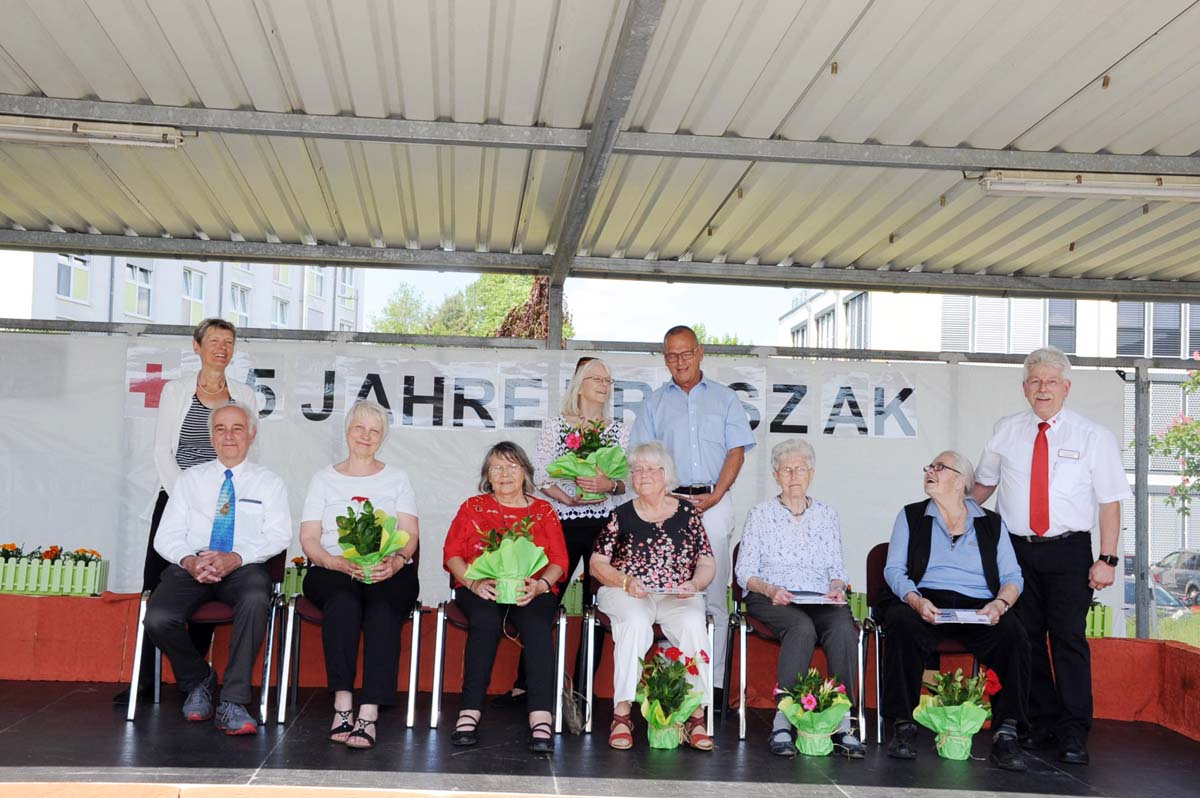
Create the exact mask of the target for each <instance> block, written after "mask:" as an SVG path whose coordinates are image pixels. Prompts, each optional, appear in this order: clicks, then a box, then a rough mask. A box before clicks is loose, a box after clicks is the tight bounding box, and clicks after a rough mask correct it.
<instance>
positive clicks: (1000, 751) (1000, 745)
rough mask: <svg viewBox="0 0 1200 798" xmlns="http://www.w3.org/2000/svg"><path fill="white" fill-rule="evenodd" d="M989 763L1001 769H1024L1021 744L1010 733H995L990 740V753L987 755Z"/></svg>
mask: <svg viewBox="0 0 1200 798" xmlns="http://www.w3.org/2000/svg"><path fill="white" fill-rule="evenodd" d="M988 759H989V760H991V763H992V764H993V765H995V766H996V767H998V768H1000V769H1002V770H1015V771H1018V772H1020V771H1023V770H1026V768H1027V765H1026V764H1025V754H1024V752H1022V751H1021V744H1020V743H1018V742H1017V738H1016V737H1014V736H1013V735H1011V734H997V735H996V739H995V740H993V741H992V753H991V755H990V756H988Z"/></svg>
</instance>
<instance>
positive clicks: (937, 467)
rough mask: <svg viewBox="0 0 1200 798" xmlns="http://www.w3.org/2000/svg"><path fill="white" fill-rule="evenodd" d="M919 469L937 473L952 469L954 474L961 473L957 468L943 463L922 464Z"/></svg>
mask: <svg viewBox="0 0 1200 798" xmlns="http://www.w3.org/2000/svg"><path fill="white" fill-rule="evenodd" d="M921 470H922V471H924V472H925V473H926V474H928V473H929V472H930V471H936V472H938V473H939V474H940V473H942V472H943V471H953V472H954V473H955V474H961V473H962V472H961V471H959V470H958V469H957V468H951V467H950V466H948V465H946V464H945V463H930V464H929V465H927V466H923V467H922V468H921Z"/></svg>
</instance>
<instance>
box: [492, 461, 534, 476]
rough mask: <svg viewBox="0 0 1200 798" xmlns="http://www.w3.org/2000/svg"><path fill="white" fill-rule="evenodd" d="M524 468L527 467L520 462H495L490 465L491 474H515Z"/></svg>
mask: <svg viewBox="0 0 1200 798" xmlns="http://www.w3.org/2000/svg"><path fill="white" fill-rule="evenodd" d="M523 470H525V467H524V466H522V465H521V464H520V463H495V464H493V465H490V466H488V473H489V474H515V473H517V472H518V471H523Z"/></svg>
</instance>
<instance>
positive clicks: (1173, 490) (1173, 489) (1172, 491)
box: [1171, 488, 1176, 496]
mask: <svg viewBox="0 0 1200 798" xmlns="http://www.w3.org/2000/svg"><path fill="white" fill-rule="evenodd" d="M1171 495H1172V496H1174V495H1176V491H1175V488H1171Z"/></svg>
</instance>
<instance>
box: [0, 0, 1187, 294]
mask: <svg viewBox="0 0 1200 798" xmlns="http://www.w3.org/2000/svg"><path fill="white" fill-rule="evenodd" d="M627 7H628V2H627V1H618V0H589V2H572V1H570V0H558V1H557V2H555V1H554V0H507V1H506V2H504V1H500V0H497V2H484V1H483V0H457V1H456V2H437V3H428V2H402V0H390V1H387V0H338V2H326V3H320V2H308V3H303V4H301V3H296V2H291V1H290V0H223V1H222V2H215V3H214V2H210V3H197V2H191V1H190V0H154V1H153V2H150V0H86V1H85V0H0V19H3V21H4V24H3V25H2V26H0V94H10V95H41V96H46V97H51V98H63V99H76V100H99V101H113V102H125V103H143V104H153V105H159V106H189V107H197V108H212V109H254V110H258V111H273V112H284V113H304V114H319V115H332V116H358V117H369V118H403V119H412V120H444V121H454V122H466V123H495V124H504V125H524V126H541V127H549V128H572V129H580V128H587V127H588V126H589V125H590V124H591V121H592V119H593V118H594V117H595V115H596V114H597V112H598V111H597V109H598V107H599V100H600V96H601V93H602V90H603V88H604V85H605V80H606V77H607V73H608V69H609V65H610V64H611V63H612V60H613V58H614V52H615V50H616V46H617V41H618V38H619V33H620V28H621V24H622V22H623V21H624V19H625V15H626V11H627ZM1196 41H1200V4H1197V3H1196V2H1192V0H1157V1H1156V2H1153V3H1147V2H1144V1H1141V0H1124V1H1121V0H1060V1H1059V2H1046V1H1045V0H1021V1H1020V2H1013V1H1011V0H995V1H994V2H971V3H963V2H954V1H953V0H889V1H888V2H870V0H805V1H803V2H802V1H801V0H763V1H761V2H750V0H745V1H744V2H729V1H728V0H668V2H666V3H665V7H664V10H663V13H662V18H661V20H660V22H659V24H658V27H657V29H656V31H655V34H654V38H653V43H652V45H651V48H650V50H649V53H648V56H647V58H646V62H645V65H644V67H643V69H642V72H641V78H640V80H639V82H638V84H637V88H636V91H635V92H634V95H633V97H632V101H631V104H630V107H629V112H628V114H627V116H626V118H625V121H624V127H626V128H629V129H634V130H641V131H647V132H658V133H668V134H675V133H686V134H693V135H704V136H737V137H742V138H764V139H765V138H783V139H792V140H798V141H820V140H830V141H838V142H851V143H882V144H895V145H925V146H939V147H974V148H989V149H1002V148H1008V147H1012V148H1015V149H1019V150H1036V151H1042V152H1051V151H1056V150H1062V151H1068V152H1084V153H1089V152H1112V153H1124V154H1130V155H1137V154H1142V153H1157V154H1163V155H1192V154H1195V153H1197V152H1198V151H1200V102H1197V98H1198V97H1200V48H1197V47H1195V42H1196ZM582 157H583V154H582V152H580V151H574V152H570V151H544V150H527V149H519V148H513V149H503V148H483V147H468V146H445V145H422V144H392V143H382V142H349V141H336V140H330V139H316V138H297V137H287V136H266V135H244V134H236V133H213V132H200V133H198V134H196V135H195V137H194V138H189V139H188V140H187V142H186V143H185V145H184V146H183V147H182V148H180V149H178V150H149V149H133V148H122V147H110V146H101V147H96V148H64V147H46V146H36V145H21V144H13V143H4V144H0V226H4V227H9V228H13V227H19V228H23V229H25V230H30V231H55V230H64V231H68V232H100V233H108V234H113V235H122V234H137V235H139V236H150V237H155V236H165V235H169V236H172V237H175V238H205V237H207V238H210V239H218V240H230V239H232V240H239V239H245V240H247V241H257V242H263V241H280V242H291V243H347V244H353V245H360V246H375V247H386V248H408V249H422V250H438V249H440V250H451V249H452V250H457V251H478V252H505V253H510V252H511V253H550V252H553V249H554V242H555V241H556V239H557V237H558V233H559V230H560V229H561V227H562V225H563V221H564V215H565V214H566V212H567V208H568V207H569V206H570V200H571V196H572V191H573V188H574V181H575V176H576V174H577V172H578V170H579V167H580V163H581V162H582ZM1198 239H1200V205H1197V204H1186V203H1181V202H1164V201H1154V202H1150V203H1143V202H1135V201H1129V200H1100V199H1060V200H1056V199H1045V198H1040V199H1039V198H1011V197H995V196H985V195H984V194H983V193H982V192H981V191H980V190H979V189H978V188H977V187H976V186H975V185H974V184H973V181H971V180H969V179H965V178H964V175H962V174H960V173H957V172H953V171H935V170H922V169H896V168H879V167H869V166H829V165H819V164H783V163H767V162H755V161H750V160H746V161H739V160H716V159H711V160H706V159H702V158H691V157H657V156H642V155H638V156H632V155H614V156H613V157H612V159H611V161H610V164H609V168H608V170H607V173H606V175H605V179H604V181H603V184H602V186H601V189H600V192H599V195H598V196H597V198H596V201H595V204H594V206H593V207H592V209H591V213H590V216H589V217H588V223H587V226H586V228H585V231H584V235H583V239H582V243H581V253H585V254H590V255H593V256H604V257H607V256H612V257H617V258H648V259H663V260H669V259H682V260H684V261H691V262H718V263H719V262H729V263H750V264H778V263H785V264H790V263H795V264H798V265H812V264H819V265H820V266H822V267H824V268H827V269H834V268H839V267H840V268H844V267H854V268H856V269H891V270H905V269H914V268H919V269H921V270H924V271H927V272H943V271H956V272H971V273H987V274H1006V275H1007V274H1017V275H1026V276H1028V275H1035V276H1062V277H1076V276H1083V277H1145V276H1152V277H1156V278H1159V279H1194V278H1197V277H1200V263H1197V258H1196V257H1195V253H1196V251H1197V250H1196V247H1197V240H1198Z"/></svg>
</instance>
